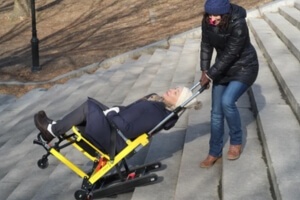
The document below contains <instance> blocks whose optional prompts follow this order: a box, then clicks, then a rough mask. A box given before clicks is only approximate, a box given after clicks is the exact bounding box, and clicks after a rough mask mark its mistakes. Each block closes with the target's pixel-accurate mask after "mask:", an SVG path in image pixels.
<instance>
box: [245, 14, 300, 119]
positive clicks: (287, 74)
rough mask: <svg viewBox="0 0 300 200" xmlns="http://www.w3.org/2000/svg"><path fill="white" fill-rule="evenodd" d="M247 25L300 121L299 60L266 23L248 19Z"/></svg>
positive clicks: (260, 20) (261, 20)
mask: <svg viewBox="0 0 300 200" xmlns="http://www.w3.org/2000/svg"><path fill="white" fill-rule="evenodd" d="M249 24H250V27H251V29H252V31H253V34H254V35H255V37H256V40H257V43H258V45H259V47H260V48H261V49H262V51H263V53H264V55H265V56H266V58H267V60H268V61H269V65H270V67H271V69H272V72H273V74H274V76H275V77H276V80H277V82H278V83H279V85H280V87H281V89H282V91H283V93H284V96H285V97H286V99H287V100H288V101H289V103H290V105H291V108H292V109H293V111H294V112H295V114H296V116H297V118H298V119H300V112H299V111H300V109H299V99H300V90H299V84H298V77H299V76H300V68H299V67H297V66H299V65H300V63H299V60H298V59H297V58H296V57H295V56H294V55H293V54H292V53H291V52H290V50H289V47H288V46H286V45H285V44H284V43H283V42H282V40H281V39H280V38H278V37H277V36H276V33H275V32H274V31H273V29H271V27H270V26H269V25H268V24H267V22H266V21H264V20H263V19H257V18H253V19H249ZM292 28H293V27H292ZM297 40H298V39H297ZM283 66H284V67H283Z"/></svg>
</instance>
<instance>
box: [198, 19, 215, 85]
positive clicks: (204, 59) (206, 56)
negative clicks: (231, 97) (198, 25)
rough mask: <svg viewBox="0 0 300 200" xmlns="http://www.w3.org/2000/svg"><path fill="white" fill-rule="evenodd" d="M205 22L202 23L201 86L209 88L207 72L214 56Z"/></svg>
mask: <svg viewBox="0 0 300 200" xmlns="http://www.w3.org/2000/svg"><path fill="white" fill-rule="evenodd" d="M204 23H205V22H204V21H203V22H202V39H201V51H200V68H201V72H202V73H201V77H200V84H201V86H204V85H207V88H208V87H209V82H210V79H209V77H208V76H207V71H208V70H209V68H210V63H211V58H212V54H213V47H212V46H211V45H210V43H209V39H208V36H207V32H206V30H205V29H206V25H205V24H204Z"/></svg>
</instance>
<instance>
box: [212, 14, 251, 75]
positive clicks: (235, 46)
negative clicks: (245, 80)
mask: <svg viewBox="0 0 300 200" xmlns="http://www.w3.org/2000/svg"><path fill="white" fill-rule="evenodd" d="M248 31H249V30H248V26H247V23H246V21H245V19H241V20H239V21H237V22H236V23H235V24H234V25H233V27H232V32H231V35H230V36H229V39H228V41H227V44H226V47H225V49H224V51H223V53H222V55H219V57H218V59H217V60H216V63H215V64H214V65H213V66H211V68H210V69H209V70H208V71H207V76H208V77H210V78H211V79H212V80H214V79H216V78H218V77H219V76H221V75H222V74H223V73H224V72H225V71H227V70H228V69H229V68H230V67H231V66H232V64H233V63H234V61H235V60H236V59H237V58H238V57H239V56H240V54H241V52H242V51H243V48H244V46H245V43H246V42H247V38H248V34H249V32H248Z"/></svg>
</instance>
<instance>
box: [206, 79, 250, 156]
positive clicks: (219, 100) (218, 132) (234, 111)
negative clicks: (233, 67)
mask: <svg viewBox="0 0 300 200" xmlns="http://www.w3.org/2000/svg"><path fill="white" fill-rule="evenodd" d="M248 87H249V86H248V85H246V84H244V83H242V82H239V81H231V82H230V83H229V84H228V85H213V87H212V110H211V137H210V141H209V146H210V148H209V155H212V156H214V157H219V156H221V155H222V149H223V139H224V119H226V122H227V125H228V128H229V136H230V144H231V145H239V144H242V135H243V132H242V127H241V118H240V113H239V110H238V108H237V107H236V101H237V100H238V99H239V98H240V97H241V96H242V94H243V93H244V92H246V90H247V89H248Z"/></svg>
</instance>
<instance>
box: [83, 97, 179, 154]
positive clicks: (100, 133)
mask: <svg viewBox="0 0 300 200" xmlns="http://www.w3.org/2000/svg"><path fill="white" fill-rule="evenodd" d="M119 108H120V112H119V113H116V112H109V113H108V114H107V116H106V117H105V115H104V114H103V110H105V109H107V107H106V106H105V105H103V104H101V103H100V102H98V101H96V100H94V99H92V98H89V99H88V115H87V119H86V127H85V135H87V137H88V138H89V139H90V140H92V142H93V143H94V144H96V146H98V147H99V148H100V149H101V150H102V151H104V152H108V151H109V149H110V135H111V129H110V125H109V123H108V121H107V119H109V120H111V121H112V122H113V123H114V124H115V125H116V126H117V127H118V128H119V129H120V130H121V132H122V133H123V134H124V135H125V136H126V137H127V138H128V139H134V138H136V137H138V136H139V135H141V134H143V133H148V132H149V131H151V130H152V129H153V128H154V127H155V126H156V125H157V124H159V123H160V122H161V121H162V120H163V119H164V118H165V117H167V116H168V115H169V114H170V113H171V111H169V110H167V109H166V108H165V105H164V103H162V102H155V101H148V100H146V99H144V98H143V99H141V100H138V101H136V102H134V103H132V104H130V105H128V106H125V107H124V106H122V107H119ZM171 121H172V123H173V125H174V124H175V123H176V121H177V118H176V119H175V118H174V120H171ZM124 146H125V142H124V141H123V140H122V139H121V137H120V136H119V135H117V141H116V147H117V151H119V150H121V149H123V148H124Z"/></svg>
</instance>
